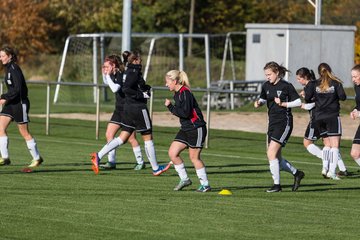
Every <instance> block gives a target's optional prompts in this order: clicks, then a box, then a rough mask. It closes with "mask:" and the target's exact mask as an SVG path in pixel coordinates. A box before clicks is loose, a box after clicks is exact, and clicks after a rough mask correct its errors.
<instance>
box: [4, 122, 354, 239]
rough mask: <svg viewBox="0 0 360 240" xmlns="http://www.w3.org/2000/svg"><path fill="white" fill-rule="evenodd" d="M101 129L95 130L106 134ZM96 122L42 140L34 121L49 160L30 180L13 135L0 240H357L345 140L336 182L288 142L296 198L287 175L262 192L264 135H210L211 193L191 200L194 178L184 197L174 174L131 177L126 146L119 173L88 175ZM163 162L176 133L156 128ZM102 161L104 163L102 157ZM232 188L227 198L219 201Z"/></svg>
mask: <svg viewBox="0 0 360 240" xmlns="http://www.w3.org/2000/svg"><path fill="white" fill-rule="evenodd" d="M105 125H106V124H105V123H102V128H101V129H100V131H101V133H102V134H101V135H104V130H105ZM94 126H95V123H94V122H88V121H71V120H57V119H52V125H51V135H50V136H45V135H44V132H45V124H44V120H43V119H37V118H33V119H32V122H31V124H30V127H31V130H32V133H33V135H34V136H35V137H36V139H37V141H38V146H39V150H40V152H41V154H42V155H43V157H44V159H45V162H44V165H42V166H40V167H39V168H38V169H36V171H35V172H33V173H22V172H21V171H20V170H21V169H22V168H23V167H24V166H26V165H27V164H28V163H29V161H30V155H29V153H28V150H27V149H26V145H25V142H24V141H23V140H22V139H21V137H20V136H19V134H18V133H17V130H16V127H15V126H14V125H11V127H10V128H9V138H10V156H11V160H12V165H10V166H5V167H4V166H3V167H1V168H0V182H1V189H2V190H1V193H0V194H1V198H0V202H1V204H0V214H1V217H0V223H1V224H0V233H1V234H0V239H337V238H341V239H357V237H358V235H359V230H358V226H359V221H358V219H359V215H360V210H359V209H358V202H359V197H360V191H359V190H360V187H359V180H360V179H359V177H360V173H358V172H357V170H358V168H357V167H356V164H355V163H354V162H353V161H350V156H349V151H350V147H351V142H350V141H343V142H342V152H343V158H344V161H345V164H346V165H347V166H348V170H350V171H351V172H353V173H354V175H353V176H352V177H348V178H346V179H343V180H341V181H333V180H326V179H323V178H322V177H321V176H320V171H321V164H320V160H319V159H315V157H312V156H310V155H309V154H308V153H307V152H306V151H305V150H304V148H303V147H302V139H300V138H291V139H290V143H289V144H288V145H287V146H286V148H285V149H284V156H285V157H287V159H288V160H290V161H291V162H292V163H293V164H294V165H295V166H297V167H298V168H300V169H302V170H303V171H304V172H305V174H306V176H305V179H304V180H303V182H302V183H303V184H302V186H301V187H300V189H299V190H298V192H291V185H292V183H293V177H292V176H291V175H289V174H288V173H284V172H282V173H281V180H282V185H283V192H281V193H273V194H271V193H270V194H269V193H266V192H264V191H265V190H266V189H267V188H268V187H269V186H270V185H272V180H271V176H270V173H269V171H268V164H267V161H266V158H265V144H264V142H265V135H264V134H254V133H245V132H237V131H218V130H213V131H212V132H211V136H210V138H211V145H210V148H209V149H204V151H203V154H202V158H203V159H204V161H205V163H206V164H207V171H208V177H209V180H210V183H211V186H212V188H213V191H212V192H209V193H197V192H195V189H196V188H197V186H198V180H197V178H196V175H195V171H194V169H193V168H192V167H191V166H190V161H189V160H188V158H187V156H186V153H184V154H185V155H184V157H185V159H186V164H187V166H188V167H189V168H188V172H189V176H190V177H191V178H192V180H193V185H192V186H190V187H188V188H186V189H184V191H181V192H174V191H173V190H172V189H173V187H174V186H175V185H176V184H177V183H178V177H177V175H176V172H175V170H174V169H173V168H171V169H170V170H169V171H168V172H166V173H164V174H163V175H161V176H159V177H154V176H152V174H151V168H150V166H149V164H148V165H147V166H148V168H147V169H145V170H143V171H140V172H135V171H134V170H132V168H133V166H134V162H135V160H134V157H133V154H132V151H131V149H130V147H129V145H124V146H123V147H122V148H121V149H120V150H119V151H118V160H119V161H120V164H119V165H118V169H117V170H114V171H108V172H104V171H102V172H100V174H99V175H94V173H93V172H92V171H91V164H90V159H89V153H90V152H93V151H97V150H99V149H100V148H101V147H102V145H103V144H104V142H105V140H104V138H102V139H100V140H94V139H95V136H94ZM154 131H155V132H154V137H155V144H156V149H157V155H158V159H159V161H160V162H162V163H165V162H167V161H168V157H167V149H168V146H169V143H170V142H171V140H172V139H173V137H174V135H175V133H176V131H177V129H173V128H160V127H157V128H155V129H154ZM104 160H105V159H104ZM221 189H229V190H231V191H232V192H233V195H231V196H221V195H219V194H218V192H219V191H220V190H221Z"/></svg>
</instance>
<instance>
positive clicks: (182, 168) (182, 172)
mask: <svg viewBox="0 0 360 240" xmlns="http://www.w3.org/2000/svg"><path fill="white" fill-rule="evenodd" d="M174 168H175V170H176V172H177V173H178V175H179V177H180V179H181V180H183V181H184V180H188V179H189V177H188V175H187V172H186V169H185V165H184V163H180V164H178V165H175V164H174Z"/></svg>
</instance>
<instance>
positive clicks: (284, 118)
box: [254, 62, 305, 192]
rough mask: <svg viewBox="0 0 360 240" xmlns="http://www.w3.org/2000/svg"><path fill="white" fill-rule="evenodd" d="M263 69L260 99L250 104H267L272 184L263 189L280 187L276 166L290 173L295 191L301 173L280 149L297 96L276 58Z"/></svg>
mask: <svg viewBox="0 0 360 240" xmlns="http://www.w3.org/2000/svg"><path fill="white" fill-rule="evenodd" d="M264 72H265V77H266V80H267V81H266V82H265V83H264V84H263V85H262V89H261V94H260V99H258V100H256V101H255V102H254V107H255V108H258V107H260V106H262V105H264V104H267V107H268V116H269V126H268V132H267V158H268V160H269V165H270V172H271V174H272V178H273V181H274V185H273V186H272V187H271V188H270V189H268V190H267V192H281V191H282V188H281V185H280V169H282V170H284V171H287V172H289V173H291V174H292V175H293V176H294V185H293V187H292V191H297V190H298V188H299V186H300V182H301V180H302V179H303V178H304V176H305V174H304V172H303V171H300V170H298V169H296V168H295V167H294V166H293V165H292V164H291V163H290V162H289V161H287V160H286V159H285V158H283V157H282V154H281V150H282V148H283V147H285V145H286V143H287V141H288V139H289V137H290V134H291V132H292V129H293V117H292V113H291V108H293V107H300V106H301V100H300V97H299V95H298V93H297V92H296V90H295V88H294V86H293V85H292V84H291V83H289V82H287V81H285V80H284V79H283V77H284V76H285V73H286V72H288V70H287V69H286V68H285V67H283V66H281V65H279V64H278V63H276V62H268V63H267V64H266V65H265V66H264Z"/></svg>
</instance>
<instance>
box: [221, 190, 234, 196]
mask: <svg viewBox="0 0 360 240" xmlns="http://www.w3.org/2000/svg"><path fill="white" fill-rule="evenodd" d="M219 194H220V195H226V196H228V195H232V192H231V191H230V190H227V189H223V190H221V191H220V192H219Z"/></svg>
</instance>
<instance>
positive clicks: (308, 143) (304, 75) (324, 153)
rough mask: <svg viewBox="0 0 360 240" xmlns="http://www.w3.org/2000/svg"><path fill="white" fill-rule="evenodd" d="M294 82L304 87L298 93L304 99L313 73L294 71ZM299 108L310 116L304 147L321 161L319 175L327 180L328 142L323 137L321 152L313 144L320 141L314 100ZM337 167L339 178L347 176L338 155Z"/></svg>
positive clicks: (310, 71)
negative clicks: (306, 111)
mask: <svg viewBox="0 0 360 240" xmlns="http://www.w3.org/2000/svg"><path fill="white" fill-rule="evenodd" d="M296 80H297V81H298V82H299V83H300V84H301V85H302V86H304V89H303V91H301V93H300V95H301V96H302V97H305V92H307V91H309V90H311V89H310V88H309V86H311V84H308V83H309V82H310V81H316V80H315V74H314V72H313V71H312V70H309V69H308V68H305V67H302V68H300V69H298V70H297V71H296ZM301 108H303V109H305V110H308V111H309V114H310V121H309V124H308V126H307V128H306V131H305V135H304V141H303V143H304V147H305V148H306V149H307V150H308V152H309V153H311V154H312V155H314V156H316V157H318V158H320V159H321V160H322V166H323V167H322V171H321V175H322V176H323V177H324V178H328V177H327V176H326V174H327V172H328V171H329V160H330V142H329V138H327V137H326V135H325V136H324V138H323V144H324V147H323V149H322V150H321V149H320V148H319V147H318V146H316V145H315V144H314V142H315V141H316V140H318V139H320V132H319V129H318V128H317V127H316V124H315V117H314V111H315V102H314V99H312V100H311V101H310V102H306V103H303V104H302V105H301ZM338 166H339V169H340V171H339V172H338V173H337V174H338V175H340V176H347V175H348V171H347V169H346V167H345V164H344V162H343V160H342V158H341V155H340V153H339V161H338Z"/></svg>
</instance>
